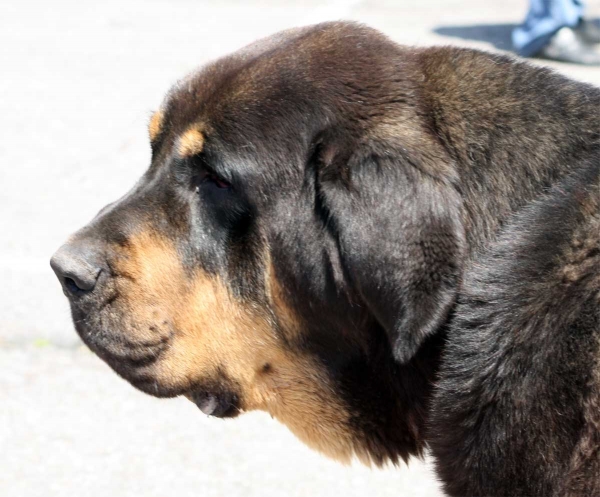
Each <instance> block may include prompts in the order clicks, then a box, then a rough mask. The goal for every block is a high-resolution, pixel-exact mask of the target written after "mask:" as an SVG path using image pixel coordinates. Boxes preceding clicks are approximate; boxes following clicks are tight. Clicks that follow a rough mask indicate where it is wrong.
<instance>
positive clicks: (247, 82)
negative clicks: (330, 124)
mask: <svg viewBox="0 0 600 497" xmlns="http://www.w3.org/2000/svg"><path fill="white" fill-rule="evenodd" d="M392 46H393V43H392V42H391V41H390V40H389V39H387V38H386V37H384V36H383V35H381V33H379V32H377V31H375V30H373V29H371V28H367V27H365V26H361V25H358V24H354V23H347V22H334V23H323V24H319V25H316V26H310V27H306V28H296V29H291V30H287V31H282V32H280V33H276V34H274V35H272V36H270V37H268V38H264V39H262V40H259V41H257V42H255V43H252V44H250V45H248V46H246V47H244V48H242V49H240V50H238V51H237V52H234V53H232V54H230V55H227V56H224V57H222V58H220V59H217V60H216V61H213V62H211V63H209V64H207V65H205V66H203V67H201V68H199V69H198V70H196V71H194V72H192V73H190V74H189V75H187V76H186V77H185V78H183V79H182V80H180V81H179V82H178V83H176V84H175V85H174V86H173V87H172V88H171V90H170V91H169V93H168V94H167V97H166V99H165V103H164V104H163V108H164V109H165V110H166V112H167V114H168V115H169V119H166V120H165V122H168V124H169V125H170V126H172V127H174V128H177V129H178V130H179V131H180V132H183V131H185V130H187V128H188V127H189V126H191V125H192V124H193V123H194V122H196V121H198V120H199V119H204V120H205V121H206V120H210V121H219V120H220V119H225V118H226V119H228V120H229V125H230V127H231V125H232V124H233V123H231V119H232V118H233V119H235V118H236V117H237V116H239V118H240V122H238V123H236V124H237V125H238V126H241V125H242V124H243V118H252V119H253V120H254V121H256V120H257V119H260V118H261V116H262V117H263V118H264V119H265V120H267V119H268V120H272V119H273V118H276V117H277V116H282V115H284V114H285V113H286V112H289V111H294V110H297V109H298V108H299V107H301V105H300V104H305V105H313V104H315V102H316V101H318V103H319V106H321V107H325V106H327V105H331V106H334V105H337V104H336V103H334V102H338V101H339V100H340V99H339V98H337V99H336V98H333V97H334V96H336V95H338V96H339V93H340V91H342V92H345V91H352V88H349V87H346V88H342V89H341V90H340V88H339V87H338V86H339V81H342V80H344V81H346V80H349V81H353V82H355V83H356V84H358V85H359V86H361V85H362V84H363V83H366V81H362V80H364V79H365V77H366V74H367V73H369V74H370V77H373V76H374V73H373V69H374V68H377V69H378V70H379V71H381V70H384V68H385V67H386V66H387V64H388V63H389V60H387V59H386V60H383V59H381V57H380V56H382V55H383V54H382V51H381V50H380V48H390V47H392ZM367 66H368V67H367ZM359 80H360V81H359ZM330 97H331V98H330ZM363 97H364V95H363ZM342 100H343V99H342ZM265 107H268V109H267V110H271V111H272V112H268V113H266V112H264V110H265ZM252 124H255V123H254V122H253V123H252Z"/></svg>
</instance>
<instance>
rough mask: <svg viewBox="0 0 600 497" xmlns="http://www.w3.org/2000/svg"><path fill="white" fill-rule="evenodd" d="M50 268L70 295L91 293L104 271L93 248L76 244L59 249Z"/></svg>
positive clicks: (69, 244) (68, 244)
mask: <svg viewBox="0 0 600 497" xmlns="http://www.w3.org/2000/svg"><path fill="white" fill-rule="evenodd" d="M50 266H51V267H52V269H53V270H54V272H55V273H56V276H57V277H58V280H59V281H60V283H61V285H62V286H63V288H64V290H65V293H67V294H70V295H83V294H84V293H88V292H91V291H92V290H93V289H94V287H95V286H96V282H97V281H98V276H99V275H100V272H101V271H102V269H101V267H100V265H99V263H98V255H97V252H96V251H95V250H94V249H93V248H90V247H85V246H83V245H82V244H74V243H67V244H65V245H63V246H62V247H61V248H59V249H58V251H57V252H56V253H55V254H54V255H53V256H52V258H51V259H50ZM67 296H69V295H67Z"/></svg>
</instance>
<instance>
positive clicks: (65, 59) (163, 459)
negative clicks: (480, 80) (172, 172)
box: [0, 0, 600, 497]
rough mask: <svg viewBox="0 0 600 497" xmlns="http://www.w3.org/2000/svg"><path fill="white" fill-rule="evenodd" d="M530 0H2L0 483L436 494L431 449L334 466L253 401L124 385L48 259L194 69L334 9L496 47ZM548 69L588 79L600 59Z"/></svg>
mask: <svg viewBox="0 0 600 497" xmlns="http://www.w3.org/2000/svg"><path fill="white" fill-rule="evenodd" d="M525 4H526V2H525V0H504V1H502V2H498V1H494V0H487V1H485V2H481V1H477V0H445V1H440V0H435V1H434V0H420V1H418V2H408V1H400V0H396V1H391V0H390V1H359V0H345V1H343V0H333V1H329V2H326V1H321V2H319V1H316V0H310V1H304V2H277V1H275V0H263V1H259V0H253V1H242V0H223V1H221V2H219V3H217V2H206V1H205V2H201V1H194V0H174V1H166V0H133V1H130V2H116V1H104V2H92V1H88V0H84V1H71V2H68V1H65V0H59V1H53V2H41V1H39V0H38V1H31V0H21V1H19V2H17V1H5V2H2V3H0V68H1V73H0V116H1V117H2V118H1V119H0V281H2V282H3V285H1V287H0V449H2V450H1V452H0V496H7V497H13V496H18V497H21V496H38V495H39V496H50V495H61V496H62V495H64V496H84V495H85V496H108V495H110V496H115V497H120V496H154V495H156V496H158V495H170V496H188V495H189V496H192V495H194V496H197V495H198V496H212V495H215V496H216V495H225V494H227V495H230V496H252V495H262V496H274V495H278V496H281V495H285V496H317V495H318V496H321V495H322V496H329V495H336V494H340V495H347V496H364V495H381V496H385V495H390V496H391V495H394V496H398V495H408V496H427V497H433V496H439V495H441V494H440V491H439V488H438V485H437V483H436V482H435V479H434V477H433V476H432V474H431V468H430V466H429V465H428V464H424V463H421V462H419V461H414V462H413V463H411V465H410V467H408V468H407V467H406V466H402V467H399V468H386V469H384V470H371V469H368V468H364V467H362V466H360V465H358V464H355V465H353V466H352V467H344V466H340V465H338V464H336V463H334V462H331V461H328V460H326V459H324V458H322V457H321V456H319V455H318V454H315V453H313V452H311V451H309V449H307V448H305V447H304V446H302V445H301V444H300V442H298V441H297V440H295V439H294V437H293V436H292V435H291V434H290V433H288V432H287V430H286V429H285V428H283V427H282V426H280V425H278V424H277V423H276V422H275V421H273V420H271V419H269V418H268V416H266V415H261V414H248V415H245V416H244V417H242V418H240V419H237V420H233V421H225V422H224V421H220V420H216V419H212V418H206V417H205V416H204V415H202V414H201V413H200V412H199V411H198V410H197V409H196V408H195V407H194V406H193V405H191V403H189V402H187V401H185V400H182V399H176V400H168V401H167V400H157V399H153V398H150V397H148V396H145V395H143V394H141V393H139V392H137V391H135V390H134V389H133V388H132V387H130V386H129V385H128V384H127V383H125V382H124V381H123V380H121V379H119V378H118V377H117V376H116V375H115V374H114V373H112V372H111V371H110V370H109V369H108V367H107V366H105V365H104V364H103V363H101V361H100V360H99V359H97V358H96V357H95V356H93V355H91V354H90V353H89V352H87V350H86V349H85V348H84V347H82V345H81V343H80V342H79V340H78V338H77V337H76V334H75V332H74V331H73V329H72V326H71V324H70V322H69V315H68V306H67V302H66V300H65V299H64V297H63V296H62V294H61V291H60V289H59V286H58V283H57V282H56V281H55V279H54V276H53V274H52V273H51V271H50V269H49V266H48V259H49V257H50V255H51V254H52V252H53V251H54V250H55V249H56V248H57V247H58V246H59V245H60V243H62V241H64V239H65V238H66V236H67V235H68V234H69V233H71V232H72V231H74V230H75V229H77V228H78V227H80V226H81V225H83V224H84V223H85V222H87V221H88V220H89V219H90V218H91V217H92V216H93V215H94V214H95V213H96V212H97V211H98V210H99V209H100V208H101V207H102V206H103V205H104V204H106V203H107V202H109V201H111V200H114V199H115V198H116V197H118V196H119V195H121V194H122V193H124V192H125V191H126V190H127V189H128V188H129V187H130V186H131V185H132V184H133V183H134V181H135V180H136V178H137V177H138V176H139V175H140V174H141V173H142V172H143V171H144V169H145V167H146V166H147V164H148V161H149V156H150V149H149V146H148V143H147V137H146V123H147V120H148V118H149V116H150V114H151V112H152V110H154V109H156V107H157V106H158V104H159V103H160V101H161V99H162V96H163V94H164V93H165V92H166V90H167V89H168V88H169V86H170V85H171V84H172V83H173V82H175V81H176V80H177V79H178V78H180V77H182V76H183V75H184V74H185V73H186V72H188V71H190V70H192V69H194V68H195V67H196V66H198V65H200V64H202V63H204V62H206V61H208V60H210V59H213V58H215V57H218V56H219V55H222V54H224V53H227V52H229V51H232V50H235V49H236V48H239V47H240V46H242V45H244V44H246V43H248V42H250V41H252V40H254V39H256V38H258V37H261V36H265V35H268V34H270V33H272V32H275V31H277V30H280V29H284V28H287V27H291V26H295V25H302V24H309V23H313V22H318V21H322V20H330V19H342V18H344V19H355V20H359V21H362V22H365V23H368V24H370V25H372V26H374V27H377V28H379V29H381V30H382V31H384V32H385V33H387V34H388V35H390V36H391V37H392V38H393V39H395V40H396V41H398V42H400V43H405V44H410V45H430V44H459V45H465V46H472V47H479V48H484V49H488V50H498V49H503V48H505V49H507V48H509V35H510V28H511V26H512V25H514V24H515V23H518V22H519V21H520V20H521V19H522V17H523V16H524V14H525V10H526V5H525ZM588 7H589V10H588V12H589V14H590V16H591V17H600V2H599V1H598V0H595V1H594V2H588ZM552 66H553V67H554V68H556V69H557V70H558V71H561V72H563V73H565V74H568V75H570V76H571V77H574V78H577V79H580V80H584V81H588V82H592V83H595V84H599V85H600V69H590V68H582V67H575V66H570V65H561V64H553V65H552Z"/></svg>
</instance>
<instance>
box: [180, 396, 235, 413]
mask: <svg viewBox="0 0 600 497" xmlns="http://www.w3.org/2000/svg"><path fill="white" fill-rule="evenodd" d="M184 395H185V397H187V398H188V399H189V400H191V401H192V402H193V403H194V404H196V406H197V407H198V409H200V410H201V411H202V412H203V413H204V414H206V415H207V416H215V417H219V418H225V417H234V416H236V415H237V414H239V412H240V411H239V409H238V408H237V407H236V405H235V400H236V398H235V397H234V396H231V395H227V394H223V395H219V394H215V393H210V392H207V391H193V392H189V393H186V394H184Z"/></svg>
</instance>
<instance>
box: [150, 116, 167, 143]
mask: <svg viewBox="0 0 600 497" xmlns="http://www.w3.org/2000/svg"><path fill="white" fill-rule="evenodd" d="M163 120H164V113H163V112H162V111H161V110H158V111H156V112H155V113H154V114H152V117H151V118H150V123H149V124H148V135H149V136H150V141H151V142H155V141H156V139H157V138H158V135H160V133H161V131H162V126H163Z"/></svg>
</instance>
